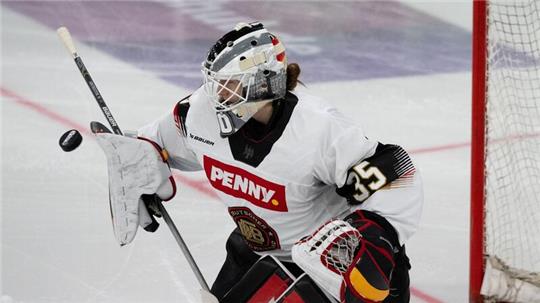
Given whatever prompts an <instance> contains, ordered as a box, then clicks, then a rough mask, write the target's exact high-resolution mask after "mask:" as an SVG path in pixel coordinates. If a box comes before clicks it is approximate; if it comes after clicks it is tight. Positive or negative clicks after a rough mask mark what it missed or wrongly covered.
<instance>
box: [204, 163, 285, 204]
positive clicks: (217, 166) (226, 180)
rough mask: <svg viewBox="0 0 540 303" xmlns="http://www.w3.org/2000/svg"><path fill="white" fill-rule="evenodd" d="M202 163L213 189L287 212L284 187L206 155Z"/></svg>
mask: <svg viewBox="0 0 540 303" xmlns="http://www.w3.org/2000/svg"><path fill="white" fill-rule="evenodd" d="M203 161H204V171H205V173H206V177H207V178H208V181H210V184H211V185H212V187H214V188H215V189H217V190H219V191H221V192H224V193H226V194H228V195H231V196H233V197H236V198H241V199H244V200H247V201H249V202H250V203H252V204H253V205H256V206H259V207H262V208H265V209H268V210H273V211H281V212H286V211H287V210H288V209H287V201H286V199H285V186H283V185H280V184H276V183H274V182H270V181H268V180H265V179H263V178H261V177H259V176H256V175H254V174H252V173H250V172H248V171H246V170H243V169H241V168H238V167H235V166H232V165H228V164H225V163H223V162H220V161H218V160H215V159H212V158H210V157H208V156H206V155H205V156H204V157H203Z"/></svg>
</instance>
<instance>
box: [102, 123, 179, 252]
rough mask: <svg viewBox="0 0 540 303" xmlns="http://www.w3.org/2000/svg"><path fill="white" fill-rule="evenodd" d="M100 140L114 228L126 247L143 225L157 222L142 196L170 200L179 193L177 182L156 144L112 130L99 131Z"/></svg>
mask: <svg viewBox="0 0 540 303" xmlns="http://www.w3.org/2000/svg"><path fill="white" fill-rule="evenodd" d="M96 139H97V142H98V144H99V146H100V147H101V149H103V152H104V153H105V156H106V157H107V166H108V172H109V203H110V208H111V218H112V223H113V230H114V234H115V236H116V240H117V241H118V243H120V245H121V246H123V245H126V244H129V243H130V242H131V241H132V240H133V239H134V238H135V234H136V233H137V227H138V226H139V225H140V226H141V227H143V228H145V227H149V226H150V225H151V224H157V223H155V221H154V220H153V217H152V216H151V215H150V214H149V213H148V209H147V208H146V205H145V203H144V202H143V199H142V198H141V197H142V196H143V195H145V196H146V195H154V194H155V195H157V197H159V198H160V199H161V200H164V201H167V200H170V199H172V198H173V197H174V195H175V194H176V185H175V183H174V179H173V177H172V175H171V170H170V168H169V165H168V163H167V158H168V155H167V153H166V151H165V150H163V149H161V147H159V145H157V144H156V143H154V142H152V141H149V140H146V139H144V138H141V139H135V138H130V137H125V136H119V135H114V134H109V133H97V134H96ZM158 203H159V202H158ZM153 222H154V223H153ZM155 228H157V226H156V227H155ZM155 228H153V229H154V230H155ZM151 229H152V228H151Z"/></svg>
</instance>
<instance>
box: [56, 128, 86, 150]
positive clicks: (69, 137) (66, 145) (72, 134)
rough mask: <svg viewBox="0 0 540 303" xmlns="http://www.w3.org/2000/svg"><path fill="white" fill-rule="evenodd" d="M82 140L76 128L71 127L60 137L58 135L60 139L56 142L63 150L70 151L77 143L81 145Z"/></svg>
mask: <svg viewBox="0 0 540 303" xmlns="http://www.w3.org/2000/svg"><path fill="white" fill-rule="evenodd" d="M81 142H82V136H81V133H79V131H78V130H76V129H72V130H68V131H67V132H65V133H64V134H63V135H62V137H60V141H58V144H60V147H61V148H62V150H63V151H65V152H70V151H72V150H74V149H76V148H77V147H79V145H81Z"/></svg>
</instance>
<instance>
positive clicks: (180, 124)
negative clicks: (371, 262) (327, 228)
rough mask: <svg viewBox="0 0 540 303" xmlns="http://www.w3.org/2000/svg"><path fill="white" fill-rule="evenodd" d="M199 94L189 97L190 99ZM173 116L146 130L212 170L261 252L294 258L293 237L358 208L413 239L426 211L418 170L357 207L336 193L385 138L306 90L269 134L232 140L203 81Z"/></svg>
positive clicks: (177, 161) (175, 156)
mask: <svg viewBox="0 0 540 303" xmlns="http://www.w3.org/2000/svg"><path fill="white" fill-rule="evenodd" d="M186 101H189V105H188V104H187V103H186ZM186 101H183V102H179V104H177V106H176V107H175V110H174V112H173V113H171V114H167V115H166V116H164V117H162V118H161V119H159V120H157V121H155V122H154V123H152V124H150V125H147V126H145V127H143V128H142V129H140V130H139V136H141V137H145V138H148V139H151V140H153V141H155V142H156V143H158V144H159V145H161V146H162V147H163V148H165V149H166V150H167V151H168V153H169V156H170V158H169V162H170V165H171V167H172V168H176V169H180V170H201V169H202V170H204V172H205V174H206V177H207V178H208V181H209V183H210V185H211V186H212V188H213V189H215V190H216V192H217V194H218V195H219V197H220V198H221V200H222V201H223V202H224V203H225V205H226V206H227V207H228V211H229V214H230V215H231V217H232V218H233V220H234V221H235V222H236V224H237V225H238V227H239V229H240V231H241V233H242V234H243V236H244V238H245V239H246V243H247V244H248V245H249V246H250V247H251V248H252V249H253V250H254V251H255V252H258V253H260V254H272V255H274V256H276V257H278V258H280V259H282V260H290V251H291V248H292V246H293V244H294V243H295V242H296V241H298V240H299V239H301V238H302V237H304V236H306V235H308V234H310V233H312V232H313V231H314V230H316V229H317V228H318V227H320V226H321V225H322V224H324V223H325V222H327V221H328V220H331V219H334V218H343V217H344V216H346V215H348V214H350V213H351V212H352V211H353V210H355V209H365V210H370V211H373V212H375V213H377V214H379V215H381V216H383V217H385V218H386V219H387V220H388V221H389V222H390V223H391V224H392V226H394V228H395V229H396V231H397V233H398V236H399V240H400V242H401V243H404V242H405V241H406V240H407V239H408V238H409V237H410V236H411V235H412V234H413V233H414V231H415V229H416V227H417V225H418V222H419V219H420V214H421V210H422V201H423V195H422V185H421V180H420V178H419V176H418V172H417V171H416V170H413V171H410V172H409V173H408V174H407V176H406V178H407V181H406V182H402V181H403V179H405V177H402V178H400V179H398V180H396V181H394V182H392V183H391V184H388V185H387V186H385V187H384V188H383V189H381V190H378V191H376V192H375V193H373V194H372V195H371V196H370V197H369V198H368V199H367V200H366V201H364V202H363V203H361V204H359V205H355V206H351V205H350V204H348V202H347V201H346V199H345V198H343V197H341V196H340V195H338V194H337V193H336V188H337V187H342V186H344V184H345V183H346V179H347V173H348V170H349V169H350V168H351V167H353V166H354V165H355V164H357V163H359V162H361V161H362V160H364V159H366V158H368V157H370V156H372V155H374V154H375V151H376V149H377V146H378V145H379V143H378V142H377V141H372V140H370V139H368V138H367V137H366V136H365V135H364V133H363V131H362V129H361V127H360V126H359V125H357V124H356V123H355V122H354V121H352V120H351V119H348V118H346V117H345V116H343V115H342V114H341V113H339V112H338V111H337V110H336V109H335V108H334V107H332V106H329V105H328V104H325V103H324V102H322V101H321V100H319V99H317V98H315V97H312V96H309V95H306V94H303V93H295V94H294V95H293V94H290V93H289V94H288V95H287V97H286V100H284V101H282V102H285V105H284V106H282V108H284V109H283V112H282V114H281V117H280V120H279V121H278V122H276V124H275V126H274V128H273V129H272V131H270V132H269V133H268V135H267V136H266V137H264V138H261V139H260V140H259V141H255V140H252V139H250V138H249V136H247V135H246V134H245V133H244V131H243V128H244V127H245V126H244V127H243V128H241V129H240V130H239V131H238V132H237V133H235V134H234V135H232V136H230V137H227V138H222V137H220V129H219V126H218V121H217V118H216V114H215V111H214V109H213V108H212V103H211V102H210V100H208V97H207V96H206V95H205V94H204V92H203V91H202V89H198V90H197V91H195V92H194V93H193V94H192V95H191V96H190V97H189V98H188V99H187V100H186Z"/></svg>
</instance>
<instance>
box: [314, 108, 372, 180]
mask: <svg viewBox="0 0 540 303" xmlns="http://www.w3.org/2000/svg"><path fill="white" fill-rule="evenodd" d="M327 115H328V116H329V117H325V118H324V120H325V121H328V122H327V124H326V125H325V126H324V127H323V131H322V134H321V136H322V138H321V144H322V146H320V148H319V149H318V150H317V151H316V154H317V156H316V157H317V160H316V161H315V167H314V174H315V178H316V179H318V180H319V181H321V182H323V183H325V184H332V185H337V187H342V186H343V185H344V184H345V181H346V180H347V172H348V170H349V169H350V168H351V167H352V166H354V165H355V164H356V163H358V162H359V161H361V160H362V159H364V158H367V157H369V156H371V155H373V154H374V153H375V149H376V148H377V141H371V140H369V139H368V138H367V137H366V136H365V135H364V131H363V130H362V128H361V127H360V126H359V125H357V124H356V123H355V122H353V121H352V120H350V119H348V118H346V117H344V116H343V115H342V114H341V113H339V112H338V111H336V110H335V109H333V108H331V109H329V110H328V111H327ZM327 118H329V119H327Z"/></svg>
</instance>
